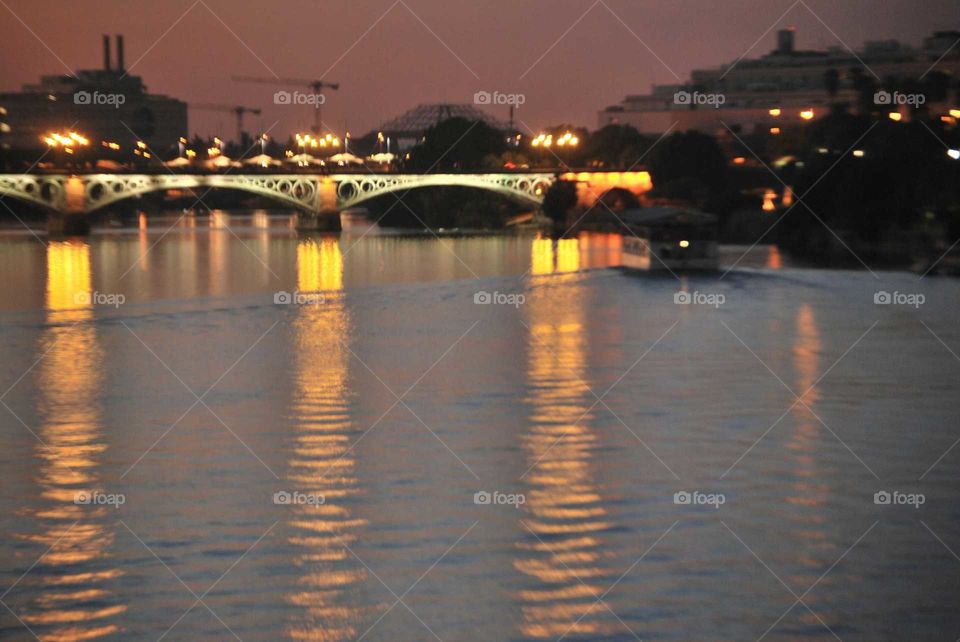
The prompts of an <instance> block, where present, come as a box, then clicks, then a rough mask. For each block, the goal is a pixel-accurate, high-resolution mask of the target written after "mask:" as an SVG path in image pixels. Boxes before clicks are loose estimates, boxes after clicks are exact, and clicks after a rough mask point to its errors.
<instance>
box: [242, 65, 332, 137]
mask: <svg viewBox="0 0 960 642" xmlns="http://www.w3.org/2000/svg"><path fill="white" fill-rule="evenodd" d="M233 79H234V80H235V81H237V82H258V83H265V84H269V85H287V86H295V87H296V86H299V87H306V88H308V89H310V90H312V91H313V93H314V95H319V94H321V93H322V92H323V90H324V89H333V90H334V91H336V90H338V89H340V83H338V82H326V81H324V80H307V79H304V78H259V77H257V76H234V77H233ZM312 104H313V105H314V107H315V111H314V114H313V133H315V134H321V133H323V132H321V131H320V128H321V126H322V123H323V114H322V108H323V101H322V100H318V101H316V102H314V103H312Z"/></svg>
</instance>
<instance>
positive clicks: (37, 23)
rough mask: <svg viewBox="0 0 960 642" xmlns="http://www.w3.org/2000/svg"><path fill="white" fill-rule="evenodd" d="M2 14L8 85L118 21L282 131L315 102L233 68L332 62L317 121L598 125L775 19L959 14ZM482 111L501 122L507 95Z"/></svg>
mask: <svg viewBox="0 0 960 642" xmlns="http://www.w3.org/2000/svg"><path fill="white" fill-rule="evenodd" d="M807 7H809V9H808V8H807ZM811 10H812V11H813V12H815V13H816V15H817V16H819V19H818V18H817V17H815V16H814V14H813V13H812V12H811ZM0 14H2V15H3V16H4V18H3V20H2V21H0V56H2V58H3V60H4V63H3V65H2V70H0V90H2V91H17V90H19V88H20V86H21V85H22V84H23V83H26V82H34V81H36V80H37V79H38V77H39V76H40V75H41V74H56V73H65V72H66V71H67V69H66V68H65V66H64V65H66V66H67V67H69V68H71V69H78V68H80V69H90V68H98V67H100V65H101V41H100V37H101V34H104V33H109V34H115V33H122V34H124V36H125V37H126V62H127V67H128V68H132V70H131V73H133V74H136V75H140V76H142V77H143V79H144V82H145V83H146V84H147V86H148V88H149V89H150V91H152V92H155V93H163V94H167V95H170V96H173V97H176V98H179V99H182V100H184V101H187V102H188V103H201V102H208V103H225V104H244V105H249V106H254V107H260V108H262V109H263V114H262V116H260V117H259V118H248V123H247V129H248V130H255V129H264V128H268V127H270V126H271V125H273V124H274V123H275V122H276V121H279V123H278V124H277V125H276V126H275V128H274V130H273V131H274V132H275V133H277V134H283V135H284V136H285V134H286V133H288V132H290V131H292V130H294V129H297V128H304V129H305V128H306V127H307V125H308V123H310V122H312V121H311V120H310V119H311V118H312V112H311V111H310V109H309V108H308V107H305V106H276V105H274V104H273V94H274V92H275V91H277V90H280V89H285V88H286V89H290V90H293V89H297V88H296V87H283V86H276V87H274V86H271V85H266V84H264V85H258V84H243V83H239V82H235V81H233V80H232V79H231V76H232V75H234V74H242V75H252V76H263V77H273V76H274V75H276V76H281V77H303V78H313V77H320V76H323V75H324V74H325V76H324V77H325V79H326V80H329V81H334V82H340V83H341V88H340V91H338V92H334V93H332V94H330V95H329V96H328V100H327V104H326V105H325V107H324V110H323V117H324V121H325V123H326V124H327V126H328V127H330V128H332V129H334V130H335V131H337V132H342V131H344V130H346V129H349V130H350V131H351V132H352V133H353V135H354V136H359V135H362V134H363V133H366V132H367V131H369V130H370V129H372V128H375V127H377V126H378V125H379V124H380V123H381V122H383V121H385V120H388V119H390V118H392V117H394V116H396V115H398V114H399V113H401V112H403V111H405V110H407V109H409V108H411V107H414V106H416V105H417V104H420V103H431V102H456V103H470V102H472V100H473V94H474V92H476V91H478V90H486V91H495V90H496V91H500V92H505V93H522V94H524V95H525V97H526V104H525V105H523V107H522V108H521V109H520V111H519V112H518V120H519V121H522V122H523V123H525V124H526V125H528V126H529V127H531V128H538V127H541V126H545V125H550V124H557V123H561V122H572V123H574V124H577V125H584V126H588V127H590V128H594V127H596V112H597V111H598V110H599V109H602V108H603V107H605V106H607V105H610V104H614V103H616V102H618V101H619V100H620V99H622V97H623V96H624V95H625V94H628V93H643V92H645V91H646V90H647V89H648V88H649V86H650V84H651V83H671V82H676V81H677V80H676V77H675V75H676V76H678V77H680V78H681V79H686V78H687V77H688V74H689V72H690V70H691V69H694V68H699V67H704V66H715V65H717V64H719V63H721V62H724V61H730V60H733V59H735V58H737V57H739V56H740V55H742V54H743V53H744V52H745V51H747V50H748V49H750V48H751V47H753V49H751V50H750V53H749V54H748V56H749V57H756V56H759V55H761V54H763V53H766V52H767V51H769V50H770V49H772V48H773V46H774V40H775V31H776V29H777V28H783V27H787V26H790V25H793V26H796V28H797V44H798V47H799V48H825V47H828V46H831V45H840V46H842V44H843V43H846V45H849V46H851V47H853V48H855V49H859V48H860V47H861V46H862V44H863V42H864V41H865V40H868V39H887V38H896V39H900V40H901V41H904V42H906V43H909V44H919V42H920V41H921V39H922V38H923V37H924V36H926V35H929V34H930V33H931V32H933V31H934V30H943V29H957V28H960V15H958V14H960V12H958V5H957V2H956V0H924V1H923V3H922V10H921V8H920V6H919V5H918V3H917V2H916V0H884V1H880V2H878V1H864V0H844V2H836V1H835V0H806V5H805V4H804V3H803V2H799V1H798V2H794V0H776V1H772V0H737V1H734V2H729V1H723V0H669V1H667V0H656V1H651V0H643V1H638V0H633V1H625V0H604V1H603V2H601V1H600V0H597V1H596V2H594V0H577V1H566V0H563V1H549V2H548V1H543V0H535V1H528V0H524V1H522V2H507V1H505V0H500V1H489V0H473V1H471V2H450V1H449V0H359V1H358V0H330V1H317V0H287V1H284V2H264V1H263V0H229V1H228V0H165V1H164V2H145V1H143V0H133V1H131V0H88V1H85V2H64V1H63V0H0ZM820 20H822V21H823V22H822V23H821V21H820ZM21 21H22V22H21ZM768 30H769V32H768V33H767V34H766V36H765V37H763V39H762V40H760V42H759V43H757V40H758V38H760V37H761V35H763V34H764V32H767V31H768ZM31 31H32V32H33V33H31ZM631 31H632V32H633V33H631ZM831 31H832V32H833V33H831ZM565 33H566V35H565V36H564V34H565ZM558 39H559V41H558ZM841 39H842V42H841ZM641 40H642V41H643V42H641ZM644 43H646V46H645V45H644ZM754 43H757V44H756V46H755V47H754ZM647 47H649V50H648V48H647ZM148 49H149V50H148ZM651 51H652V52H653V53H651ZM658 57H659V58H660V60H658ZM674 74H675V75H674ZM491 112H492V113H494V115H496V116H498V117H500V118H501V119H503V120H506V117H507V108H506V107H499V108H491ZM189 118H190V129H191V132H190V133H191V134H193V133H200V134H212V133H215V132H218V133H221V134H226V135H228V136H232V135H233V131H234V121H233V116H232V115H231V114H228V113H217V112H203V111H196V110H192V109H191V111H190V115H189ZM518 124H519V125H520V127H521V129H523V125H522V124H520V123H518Z"/></svg>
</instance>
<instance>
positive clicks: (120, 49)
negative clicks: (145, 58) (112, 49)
mask: <svg viewBox="0 0 960 642" xmlns="http://www.w3.org/2000/svg"><path fill="white" fill-rule="evenodd" d="M117 70H118V71H126V67H125V66H124V64H123V36H122V35H117Z"/></svg>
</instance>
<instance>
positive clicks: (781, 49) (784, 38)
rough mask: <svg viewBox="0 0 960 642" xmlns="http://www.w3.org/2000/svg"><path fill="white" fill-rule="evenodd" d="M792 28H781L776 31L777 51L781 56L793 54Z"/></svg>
mask: <svg viewBox="0 0 960 642" xmlns="http://www.w3.org/2000/svg"><path fill="white" fill-rule="evenodd" d="M793 34H794V29H793V27H790V28H789V29H781V30H780V31H778V32H777V53H778V54H780V55H781V56H790V55H792V54H793V45H794V35H793Z"/></svg>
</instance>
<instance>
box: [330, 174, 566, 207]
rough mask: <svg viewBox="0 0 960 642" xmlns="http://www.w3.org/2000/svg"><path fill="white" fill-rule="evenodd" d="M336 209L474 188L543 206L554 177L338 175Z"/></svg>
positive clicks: (514, 175) (525, 175) (510, 175)
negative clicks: (401, 195)
mask: <svg viewBox="0 0 960 642" xmlns="http://www.w3.org/2000/svg"><path fill="white" fill-rule="evenodd" d="M334 180H335V181H336V184H337V206H338V207H339V208H341V209H347V208H349V207H354V206H356V205H359V204H360V203H363V202H365V201H368V200H370V199H372V198H376V197H378V196H383V195H385V194H392V193H394V192H400V191H406V190H411V189H419V188H423V187H472V188H476V189H483V190H487V191H490V192H494V193H496V194H500V195H501V196H504V197H506V198H509V199H510V200H513V201H517V202H520V203H523V204H525V205H540V204H541V203H543V196H544V194H546V192H547V189H548V188H549V187H550V185H552V184H553V180H554V177H553V175H552V174H407V175H403V174H339V175H335V176H334Z"/></svg>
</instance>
